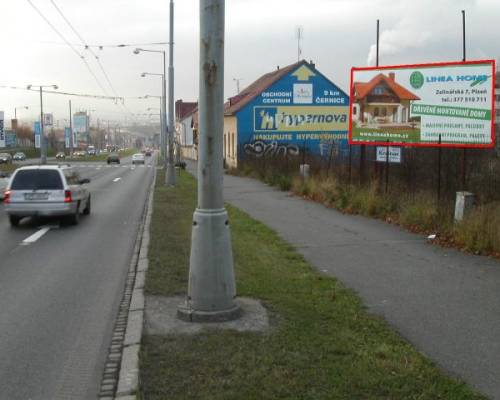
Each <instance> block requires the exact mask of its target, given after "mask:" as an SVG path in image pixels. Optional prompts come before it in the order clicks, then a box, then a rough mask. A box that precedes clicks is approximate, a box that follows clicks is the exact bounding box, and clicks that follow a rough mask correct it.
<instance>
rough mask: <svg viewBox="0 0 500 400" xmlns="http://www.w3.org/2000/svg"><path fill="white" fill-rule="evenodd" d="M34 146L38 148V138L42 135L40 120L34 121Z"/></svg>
mask: <svg viewBox="0 0 500 400" xmlns="http://www.w3.org/2000/svg"><path fill="white" fill-rule="evenodd" d="M34 132H35V148H37V149H39V148H40V143H41V142H40V138H41V135H42V126H41V125H40V121H36V122H35V128H34Z"/></svg>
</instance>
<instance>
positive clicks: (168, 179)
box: [165, 164, 175, 186]
mask: <svg viewBox="0 0 500 400" xmlns="http://www.w3.org/2000/svg"><path fill="white" fill-rule="evenodd" d="M165 185H167V186H175V166H174V165H173V164H167V172H166V174H165Z"/></svg>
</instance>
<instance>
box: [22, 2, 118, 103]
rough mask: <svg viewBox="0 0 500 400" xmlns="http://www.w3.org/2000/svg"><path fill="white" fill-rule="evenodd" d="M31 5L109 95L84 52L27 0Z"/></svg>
mask: <svg viewBox="0 0 500 400" xmlns="http://www.w3.org/2000/svg"><path fill="white" fill-rule="evenodd" d="M26 1H27V2H28V3H29V4H30V6H31V7H33V9H34V10H35V11H36V12H37V13H38V15H40V17H42V19H43V20H44V21H45V22H46V23H47V25H49V26H50V27H51V28H52V30H53V31H54V32H55V33H56V34H57V35H58V36H59V37H60V38H61V39H62V40H63V41H64V43H66V45H67V46H69V47H70V48H71V50H73V52H74V53H75V54H76V55H77V56H78V57H79V58H80V59H81V60H82V61H83V63H84V64H85V66H86V67H87V69H88V70H89V72H90V73H91V74H92V76H93V77H94V79H95V81H96V82H97V84H98V85H99V87H100V88H101V90H102V91H103V92H104V94H105V95H106V96H108V92H107V90H106V89H105V88H104V86H103V85H102V84H101V82H100V81H99V79H98V78H97V75H96V74H95V73H94V71H93V70H92V68H90V65H89V64H88V62H87V60H86V59H85V56H83V55H82V54H80V52H79V51H78V50H77V49H76V48H75V46H74V45H72V44H71V43H70V42H69V41H68V40H67V39H66V37H65V36H64V35H63V34H62V33H61V32H59V30H58V29H57V28H56V27H55V26H54V25H53V24H52V23H51V22H50V21H49V19H48V18H47V17H46V16H45V15H44V14H43V13H42V12H41V11H40V10H39V9H38V8H37V7H36V6H35V5H34V4H33V3H32V1H31V0H26Z"/></svg>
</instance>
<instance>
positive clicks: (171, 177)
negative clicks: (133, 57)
mask: <svg viewBox="0 0 500 400" xmlns="http://www.w3.org/2000/svg"><path fill="white" fill-rule="evenodd" d="M143 51H144V52H148V53H161V54H163V82H162V83H163V84H162V97H163V105H162V110H163V112H162V114H163V121H165V123H164V124H163V125H164V127H163V137H164V142H167V140H166V139H167V126H166V125H167V124H166V119H167V118H166V117H167V101H166V94H167V83H166V79H165V76H166V75H167V64H166V54H165V51H164V50H150V49H142V48H140V47H138V48H136V49H135V50H134V54H139V53H141V52H143ZM146 75H148V74H147V73H143V74H141V76H143V77H144V76H146ZM150 75H153V74H150ZM169 93H170V92H169ZM170 103H172V99H170V97H169V110H170V108H171V104H170ZM172 118H173V112H172V115H170V113H169V116H168V157H165V166H166V170H167V173H166V177H165V183H166V184H167V185H169V186H174V185H175V166H174V146H173V143H174V140H173V139H174V130H173V125H174V124H173V119H172ZM164 146H165V144H162V150H163V149H164ZM163 153H164V154H165V152H163ZM167 160H168V161H167Z"/></svg>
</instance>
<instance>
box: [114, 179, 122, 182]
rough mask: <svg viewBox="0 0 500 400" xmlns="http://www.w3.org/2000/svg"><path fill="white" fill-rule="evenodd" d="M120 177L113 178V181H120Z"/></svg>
mask: <svg viewBox="0 0 500 400" xmlns="http://www.w3.org/2000/svg"><path fill="white" fill-rule="evenodd" d="M121 179H122V178H115V179H113V182H118V181H121Z"/></svg>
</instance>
